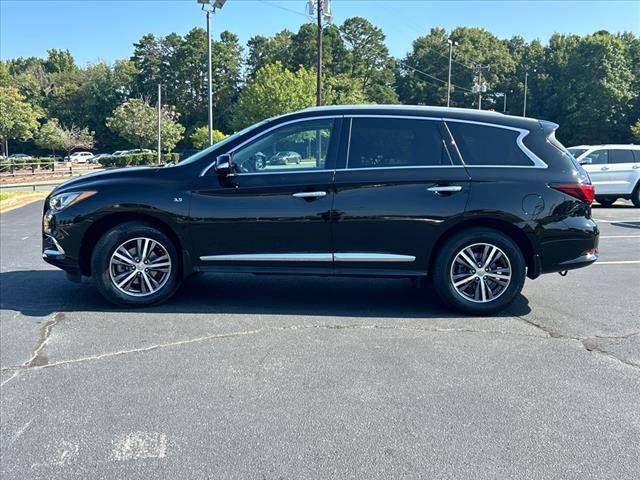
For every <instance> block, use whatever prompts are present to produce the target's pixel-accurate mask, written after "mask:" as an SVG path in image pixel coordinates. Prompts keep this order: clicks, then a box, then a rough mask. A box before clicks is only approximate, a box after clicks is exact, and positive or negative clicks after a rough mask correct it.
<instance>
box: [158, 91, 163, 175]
mask: <svg viewBox="0 0 640 480" xmlns="http://www.w3.org/2000/svg"><path fill="white" fill-rule="evenodd" d="M161 148H162V84H160V83H158V165H160V163H161V162H162V153H161V152H162V150H161Z"/></svg>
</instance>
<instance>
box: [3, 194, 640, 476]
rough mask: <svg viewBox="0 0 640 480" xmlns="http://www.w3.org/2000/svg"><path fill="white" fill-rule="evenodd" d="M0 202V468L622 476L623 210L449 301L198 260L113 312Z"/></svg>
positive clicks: (633, 293)
mask: <svg viewBox="0 0 640 480" xmlns="http://www.w3.org/2000/svg"><path fill="white" fill-rule="evenodd" d="M41 211H42V206H41V202H37V203H33V204H31V205H28V206H26V207H23V208H20V209H17V210H13V211H11V212H8V213H4V214H2V215H1V216H0V228H1V232H0V244H1V250H0V255H1V260H0V261H1V265H0V267H1V268H0V278H1V282H0V284H1V287H0V289H1V290H0V293H1V299H0V301H1V308H2V310H1V341H0V347H1V357H0V364H1V369H2V370H1V381H2V387H1V394H2V396H1V403H0V408H1V419H0V421H1V423H0V425H1V430H2V433H1V436H0V447H1V451H2V467H1V468H2V470H1V471H0V476H1V477H2V478H3V479H14V478H15V479H26V478H47V479H58V478H59V479H69V478H82V479H91V478H96V479H98V478H99V479H103V478H109V479H119V478H125V476H126V478H145V479H148V478H163V479H164V478H220V479H222V478H237V479H280V478H282V479H285V478H286V479H297V478H300V479H310V478H318V479H324V478H362V479H373V478H380V479H390V478H400V477H403V478H456V479H460V478H468V479H472V478H473V479H476V478H478V479H480V478H482V479H485V478H486V479H495V478H540V479H547V478H576V479H586V478H598V479H602V478H611V479H637V478H640V441H639V440H638V439H639V438H640V210H639V209H635V208H633V207H632V206H631V204H630V203H629V202H626V203H625V202H619V203H618V204H616V206H614V207H613V208H606V209H605V208H599V207H597V206H596V207H594V217H595V218H596V219H597V220H598V222H599V226H600V228H601V240H600V260H599V261H598V262H597V263H596V264H594V265H593V266H591V267H589V268H586V269H582V270H578V271H573V272H569V274H568V276H566V277H561V276H559V275H556V274H553V275H546V276H543V277H541V278H539V279H537V280H535V281H530V280H529V281H527V283H526V285H525V288H524V290H523V292H522V295H521V296H520V297H519V298H518V300H517V301H516V303H515V304H514V305H513V306H512V307H511V308H510V310H509V311H508V312H506V313H504V314H502V315H500V316H496V317H485V318H480V317H467V318H466V317H463V316H460V315H458V314H455V313H452V312H451V311H448V310H447V309H446V308H445V307H443V306H442V305H441V304H440V303H439V302H438V301H437V300H436V299H435V298H434V297H433V296H430V295H429V294H428V292H425V291H424V290H421V289H418V288H415V287H414V286H413V285H412V284H411V282H410V281H408V280H407V281H405V280H371V279H329V278H302V279H301V278H292V277H276V278H268V277H255V276H242V275H233V276H216V275H211V276H209V275H200V276H196V277H193V278H191V279H190V280H189V281H188V282H186V284H185V285H184V287H183V288H182V290H181V292H180V293H179V294H178V295H177V296H176V297H175V298H174V299H173V300H171V301H170V302H168V303H167V304H164V305H161V306H158V307H154V308H149V309H145V310H135V311H124V310H118V309H114V308H113V307H112V306H111V305H109V304H107V303H106V302H105V301H104V300H103V299H102V298H101V297H100V296H99V294H98V293H97V291H96V290H95V289H94V288H93V287H92V285H91V283H90V282H89V281H88V280H85V281H83V283H82V284H79V285H78V284H74V283H70V282H68V281H67V280H66V279H65V276H64V274H63V272H61V271H59V270H57V269H54V268H52V267H50V266H48V265H47V264H45V263H44V262H43V261H42V259H41V250H40V242H41V240H40V215H41Z"/></svg>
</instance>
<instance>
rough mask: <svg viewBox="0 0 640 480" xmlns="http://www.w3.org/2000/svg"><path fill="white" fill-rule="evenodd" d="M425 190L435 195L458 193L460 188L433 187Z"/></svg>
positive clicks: (457, 186)
mask: <svg viewBox="0 0 640 480" xmlns="http://www.w3.org/2000/svg"><path fill="white" fill-rule="evenodd" d="M427 190H429V191H430V192H435V193H454V192H460V191H461V190H462V187H461V186H460V185H435V186H433V187H429V188H427Z"/></svg>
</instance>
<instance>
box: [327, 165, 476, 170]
mask: <svg viewBox="0 0 640 480" xmlns="http://www.w3.org/2000/svg"><path fill="white" fill-rule="evenodd" d="M425 168H464V166H463V165H413V166H411V165H409V166H395V167H362V168H336V172H344V171H346V170H349V171H350V172H360V171H362V170H413V169H425Z"/></svg>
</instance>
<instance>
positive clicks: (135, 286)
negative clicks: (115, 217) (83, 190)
mask: <svg viewBox="0 0 640 480" xmlns="http://www.w3.org/2000/svg"><path fill="white" fill-rule="evenodd" d="M91 271H92V275H93V279H94V281H95V283H96V286H97V288H98V290H99V291H100V293H101V294H102V295H103V296H104V297H105V298H106V299H107V300H109V301H110V302H112V303H115V304H117V305H122V306H147V305H154V304H157V303H160V302H163V301H165V300H167V299H168V298H169V297H170V296H171V295H172V294H173V293H174V292H175V290H176V288H177V287H178V284H179V278H178V272H179V271H180V262H179V258H178V253H177V250H176V248H175V246H174V245H173V242H172V241H171V240H170V239H169V238H168V237H167V236H166V235H165V234H164V233H162V232H161V231H160V230H158V229H156V228H155V227H152V226H150V225H147V224H144V223H139V222H128V223H123V224H121V225H117V226H115V227H113V228H112V229H111V230H109V231H107V232H106V233H105V234H104V235H103V236H102V237H101V238H100V240H99V241H98V243H97V244H96V247H95V249H94V251H93V256H92V261H91Z"/></svg>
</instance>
